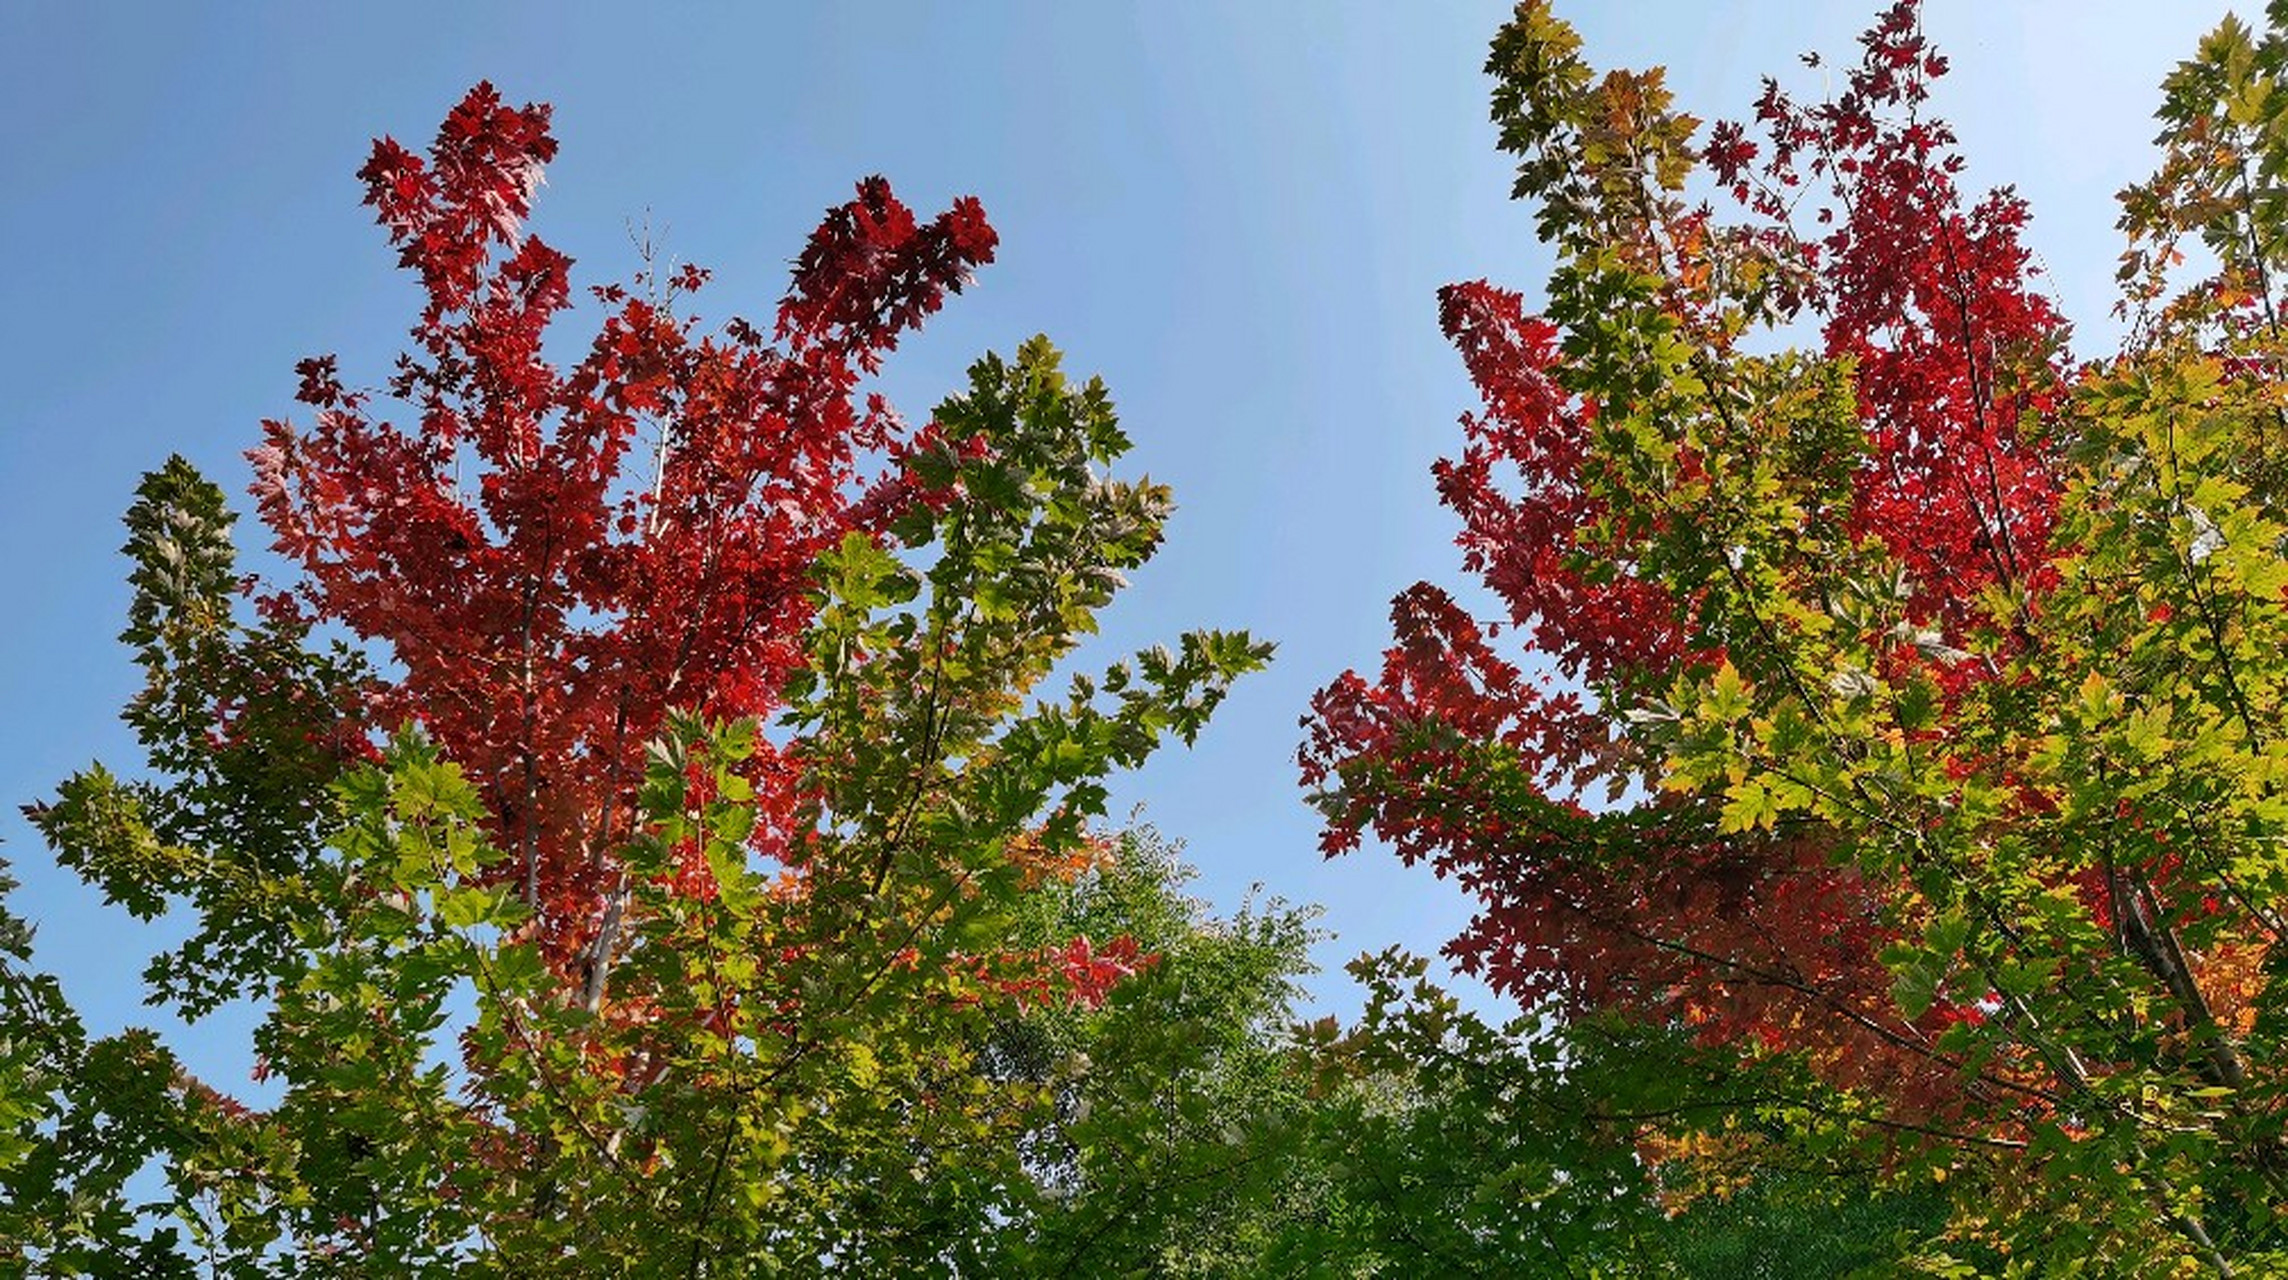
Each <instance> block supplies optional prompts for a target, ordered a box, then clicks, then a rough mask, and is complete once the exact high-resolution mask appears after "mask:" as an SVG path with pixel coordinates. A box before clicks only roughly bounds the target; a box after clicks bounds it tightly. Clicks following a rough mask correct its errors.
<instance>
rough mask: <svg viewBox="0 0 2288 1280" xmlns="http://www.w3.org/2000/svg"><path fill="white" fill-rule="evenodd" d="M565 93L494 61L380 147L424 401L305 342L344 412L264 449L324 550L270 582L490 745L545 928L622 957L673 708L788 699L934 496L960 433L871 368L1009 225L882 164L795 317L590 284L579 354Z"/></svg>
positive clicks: (787, 836) (501, 827) (486, 790)
mask: <svg viewBox="0 0 2288 1280" xmlns="http://www.w3.org/2000/svg"><path fill="white" fill-rule="evenodd" d="M548 117H549V113H548V108H547V107H546V106H545V105H538V106H533V105H528V106H524V107H511V106H509V105H507V104H506V103H504V102H503V101H502V99H501V97H500V95H499V94H498V93H497V92H496V91H495V90H494V89H493V88H492V87H491V86H490V85H484V84H480V85H479V86H477V87H476V88H475V89H474V90H472V91H471V92H470V93H469V94H468V95H467V97H466V98H465V99H463V100H462V102H461V103H460V104H459V105H458V106H456V107H455V108H454V109H453V111H452V112H451V114H450V115H449V116H447V117H446V120H445V122H444V125H443V126H442V128H440V130H439V131H438V134H437V137H436V140H435V142H434V143H432V144H431V146H430V148H429V151H428V154H427V156H426V157H424V156H421V155H418V154H415V153H414V152H412V151H410V150H408V149H407V148H405V147H403V146H401V145H399V144H398V143H397V142H395V141H393V140H389V139H383V140H381V141H378V142H376V143H375V145H374V148H373V152H372V156H371V158H370V159H369V160H368V162H367V163H366V165H365V167H364V168H363V169H362V170H361V171H360V177H361V179H362V180H363V182H364V183H365V186H366V203H367V204H369V205H371V206H372V207H373V208H374V210H375V213H376V216H377V219H378V221H379V222H380V224H381V225H382V227H384V228H385V229H386V230H387V231H388V233H389V238H390V242H391V243H392V244H393V245H395V246H397V248H398V249H399V261H400V263H401V265H402V266H403V267H404V268H405V269H407V270H409V271H412V272H414V273H415V274H417V275H418V276H419V277H420V280H421V284H422V288H423V291H424V294H425V297H426V303H425V305H424V306H423V308H422V311H421V314H420V318H419V320H418V322H417V323H416V324H415V325H414V327H413V330H412V348H411V350H409V351H408V352H406V353H405V354H404V355H402V356H401V357H400V358H399V360H398V363H397V367H396V371H395V373H394V374H393V375H392V376H391V378H390V379H389V381H388V383H387V387H386V391H387V397H388V401H393V402H395V403H396V404H398V405H400V406H402V408H403V411H404V413H405V415H406V416H405V418H404V420H402V421H392V420H391V419H389V418H387V417H384V416H382V411H381V408H380V406H381V405H382V404H383V403H385V401H383V400H381V399H379V398H377V395H376V393H374V392H372V391H367V390H363V389H353V388H352V387H350V386H348V385H346V384H345V383H344V382H343V380H342V379H341V377H340V376H339V374H338V373H337V370H336V365H335V361H334V359H333V358H332V357H330V356H328V357H321V358H316V359H311V360H306V361H304V362H303V363H302V365H301V366H300V372H301V377H302V384H301V389H300V393H299V395H298V397H297V398H298V399H299V400H300V401H301V402H302V403H304V404H306V405H308V406H309V407H310V408H311V409H312V410H313V411H314V416H313V417H312V419H311V421H310V422H309V423H308V424H307V425H303V426H296V425H294V424H290V423H287V422H282V421H280V422H269V423H266V424H265V442H264V444H263V445H262V447H261V448H259V449H256V450H254V451H253V453H252V454H251V455H250V456H251V457H252V459H253V462H254V464H255V470H256V476H257V478H256V481H255V485H254V494H255V496H256V498H257V499H258V501H259V505H260V513H261V517H262V519H263V521H264V522H265V523H266V524H267V525H268V526H269V527H270V529H271V530H272V531H273V532H274V533H275V534H276V539H277V541H276V545H277V548H278V549H279V550H280V551H281V552H283V553H284V554H285V555H286V556H287V557H289V558H290V559H291V560H292V561H293V562H294V563H295V564H297V565H298V566H299V567H300V568H301V570H302V571H303V576H302V578H301V580H300V581H299V583H298V584H297V585H296V587H295V588H294V590H293V591H292V592H290V593H285V592H281V593H276V594H273V595H270V596H268V597H267V598H266V599H265V607H266V608H267V609H269V610H271V611H273V612H278V613H298V614H300V615H302V616H303V617H305V618H307V619H310V620H314V621H317V622H321V623H331V624H338V625H340V626H342V627H344V628H346V629H347V630H348V631H350V632H351V633H353V634H355V635H356V636H358V637H360V638H361V639H363V640H366V641H368V642H371V643H372V644H374V645H375V646H377V647H378V649H379V651H380V652H381V653H382V654H383V655H384V656H385V657H386V658H388V659H390V660H393V662H394V669H393V673H392V676H391V678H390V679H388V681H387V682H386V683H385V684H384V685H382V687H380V688H378V689H377V690H376V691H375V694H374V697H373V698H372V702H371V712H370V714H371V719H370V724H371V725H372V726H373V727H374V728H376V729H382V728H393V727H394V726H396V725H398V724H401V723H406V722H414V723H418V724H419V725H420V726H421V728H422V729H423V730H424V731H425V732H426V733H427V734H428V735H429V736H430V737H431V738H432V739H433V740H434V741H435V742H436V743H437V744H438V745H439V746H440V747H441V748H442V750H443V751H444V753H445V755H446V756H447V758H449V759H451V760H453V761H455V762H456V763H458V764H459V766H460V767H461V768H462V769H463V770H464V771H465V772H466V774H467V775H468V777H469V778H470V779H471V780H472V782H473V783H474V784H475V785H476V787H477V789H478V791H479V794H480V796H481V797H482V799H483V802H484V806H485V809H486V811H487V812H488V813H489V814H490V815H492V819H493V821H494V822H495V824H496V826H497V831H496V832H495V836H496V838H497V840H498V842H499V843H500V845H501V847H502V848H504V849H507V850H510V851H512V852H513V853H514V855H515V857H514V858H513V860H512V862H511V863H510V864H509V865H508V866H507V867H506V868H505V869H504V870H503V872H502V874H504V875H510V876H514V877H516V878H517V880H518V882H519V892H520V893H521V894H522V896H523V897H524V899H525V900H526V901H527V903H528V904H529V905H530V906H531V907H532V908H533V909H534V912H535V925H534V928H535V929H536V930H537V935H538V936H539V937H540V938H541V939H542V941H543V943H544V950H545V951H546V953H547V954H548V955H549V956H550V957H551V958H552V959H553V961H554V962H555V963H556V964H557V965H559V966H560V967H561V968H563V969H564V971H565V972H567V973H568V974H570V973H574V972H576V971H578V970H579V969H581V968H582V967H586V968H587V969H588V970H589V972H590V973H591V974H593V973H597V972H600V970H601V969H602V968H603V967H607V966H608V964H609V961H610V959H611V956H610V951H611V948H612V946H613V938H612V929H613V927H614V922H616V920H617V912H618V910H619V907H620V905H621V900H622V898H621V895H622V894H623V893H624V885H625V879H624V875H623V873H622V872H621V870H620V866H619V861H618V857H619V854H618V849H619V845H620V843H621V842H623V841H624V840H625V839H627V838H628V836H629V835H630V834H631V831H630V826H631V823H632V820H633V818H634V815H635V804H636V790H637V788H638V786H639V784H640V783H641V781H642V778H643V773H644V765H643V753H644V750H645V746H646V744H647V743H649V742H651V741H653V740H654V739H655V738H656V737H658V735H659V734H660V732H661V730H662V727H663V725H664V723H665V718H666V716H667V714H668V713H669V711H670V710H671V709H675V710H688V711H692V712H695V713H697V714H699V715H700V716H702V717H705V718H708V719H711V720H729V719H735V718H740V717H757V718H762V719H765V720H767V719H768V717H770V715H771V714H772V713H773V712H775V711H777V710H778V709H780V707H781V706H782V702H781V691H782V689H783V687H784V685H785V682H786V680H787V677H788V676H789V675H790V673H792V672H793V671H794V670H795V669H796V668H797V667H799V666H800V665H802V664H803V663H804V662H805V661H807V655H806V654H805V653H804V651H803V649H802V647H801V645H800V644H799V639H800V637H801V635H802V633H803V631H804V628H805V627H806V625H808V623H809V621H810V619H811V617H812V615H813V611H814V605H813V601H812V594H811V593H812V583H811V579H810V574H811V569H812V565H813V562H814V561H815V560H816V559H817V557H818V556H819V554H820V553H821V552H822V551H824V550H826V549H829V548H832V547H834V546H836V545H838V544H840V543H841V542H842V540H843V538H844V537H845V535H847V534H850V533H853V532H857V533H861V534H867V535H878V534H879V532H880V531H881V530H883V529H884V528H885V527H886V526H887V524H888V523H889V522H890V521H891V520H892V519H894V518H895V517H896V516H897V515H898V514H899V513H900V512H901V511H902V510H904V509H905V508H906V507H907V506H908V505H909V504H911V503H913V502H915V501H917V500H926V499H927V498H928V497H929V495H927V494H925V493H924V492H923V487H922V486H919V485H917V483H916V482H915V480H914V479H913V477H912V475H911V473H910V471H909V470H908V469H907V468H905V467H904V466H903V465H902V464H903V463H904V462H905V461H906V460H907V459H908V458H910V457H911V456H912V455H913V454H914V452H915V451H916V450H923V449H930V448H935V447H937V445H938V444H939V441H938V439H937V433H936V432H935V431H934V429H933V428H931V427H924V428H921V429H919V430H916V429H912V428H910V427H909V426H908V425H907V424H906V423H905V422H904V421H903V420H902V419H901V418H900V417H899V416H898V415H897V414H896V413H895V412H893V411H892V409H891V408H890V406H889V405H888V404H886V403H885V402H884V401H883V400H882V399H881V397H879V396H878V395H869V394H862V392H861V384H862V382H863V380H864V379H865V378H866V377H867V376H868V375H870V374H872V373H874V372H876V371H877V369H878V368H879V367H880V364H881V361H882V359H883V356H884V355H885V354H886V353H888V352H890V351H891V350H893V349H894V348H895V347H896V346H897V343H898V339H899V338H900V336H901V335H903V334H905V333H907V332H908V331H910V330H912V329H913V328H914V327H915V326H916V325H918V324H920V323H921V321H922V320H923V319H924V318H925V317H927V316H928V315H930V314H931V313H933V312H934V311H936V310H937V309H938V307H939V306H940V305H941V304H942V303H943V302H944V300H945V297H946V295H947V294H948V293H954V292H959V291H960V289H961V288H962V286H963V285H964V284H965V283H966V282H967V281H968V280H969V278H970V275H971V272H972V271H973V270H974V269H975V268H977V267H978V266H980V265H982V264H984V263H986V262H989V261H991V260H992V256H993V250H994V245H995V241H996V238H995V234H994V232H993V229H992V228H991V227H990V226H989V225H988V224H987V222H986V220H985V215H984V212H983V210H982V209H981V208H980V207H979V205H978V203H977V201H976V200H974V199H970V198H964V199H961V200H958V201H956V202H955V203H954V204H953V206H952V207H951V208H950V209H948V210H947V211H945V212H944V213H942V214H940V215H938V216H937V217H936V218H934V219H932V220H929V221H927V222H924V221H921V220H920V219H918V218H917V217H916V216H915V215H914V213H913V211H912V210H910V209H909V208H907V207H906V206H905V205H904V204H902V203H900V202H899V201H898V199H897V198H896V197H895V196H893V195H892V194H891V192H890V188H889V185H888V184H887V183H886V182H884V181H883V180H882V179H880V178H869V179H867V180H866V181H864V182H862V183H860V184H859V186H858V190H857V193H856V195H855V197H854V198H852V199H851V200H850V201H849V202H848V203H846V204H843V205H841V206H839V207H837V208H834V209H832V210H830V211H828V213H827V215H826V217H825V220H824V221H823V222H822V223H821V224H820V225H819V227H818V229H817V230H816V231H815V232H814V233H812V235H811V237H810V241H809V243H808V245H807V246H806V247H805V248H804V249H803V251H802V254H801V255H800V257H799V258H798V259H797V260H796V262H795V264H794V271H793V282H792V286H791V287H790V289H789V290H788V292H787V295H786V297H785V298H784V300H783V301H781V303H780V304H779V307H778V313H777V318H776V322H775V324H774V325H773V326H772V330H771V332H770V333H768V334H766V333H764V332H763V331H762V330H760V329H759V328H757V327H755V326H753V325H750V324H748V323H746V322H745V321H741V320H733V321H732V322H730V323H729V324H728V325H727V326H725V327H724V328H723V330H722V332H721V333H720V334H715V333H703V332H701V331H700V330H699V329H698V324H697V321H696V320H695V319H693V318H692V317H691V316H689V315H688V314H686V313H684V312H683V311H682V310H680V309H679V307H678V303H679V302H680V301H681V299H682V298H683V297H684V296H686V295H688V294H690V293H692V292H694V291H696V290H698V289H699V288H700V287H701V286H703V285H704V284H705V283H706V281H707V273H706V272H705V271H703V270H701V269H699V268H696V267H684V268H681V269H680V270H678V271H675V272H673V273H672V274H668V275H659V274H652V273H648V272H647V273H646V274H644V275H642V276H639V277H638V279H637V281H636V284H635V286H634V287H633V288H624V287H618V286H604V287H599V288H596V289H594V290H592V292H593V294H594V296H595V298H596V300H597V301H599V302H600V303H602V304H603V305H604V307H605V308H606V314H605V317H604V319H603V322H602V324H601V326H600V328H599V330H598V332H597V333H596V335H595V337H594V338H593V339H592V340H591V341H589V342H588V343H587V346H586V350H585V352H584V353H582V354H581V355H580V357H579V359H578V360H577V361H576V362H574V363H572V364H570V365H569V367H564V368H559V367H558V366H557V365H555V364H553V363H551V362H550V360H549V359H548V358H547V356H546V354H545V347H546V345H547V340H548V336H549V331H550V326H551V324H552V323H554V322H555V321H556V320H557V319H558V318H559V317H560V316H562V315H563V314H564V313H565V312H566V311H567V310H568V309H570V308H571V305H572V302H573V293H572V284H571V277H570V270H571V266H572V263H571V260H570V259H569V258H567V257H566V256H565V255H564V254H562V253H561V252H559V251H557V250H556V249H554V248H552V247H551V246H549V245H548V244H547V243H546V242H545V241H544V240H542V239H541V238H540V237H538V236H536V235H530V234H527V233H526V232H525V230H524V220H525V218H526V216H527V214H528V213H529V211H530V208H531V203H532V198H533V194H534V191H535V189H536V188H537V187H538V185H539V183H540V179H541V173H542V169H543V167H544V166H545V165H546V164H547V162H548V161H549V160H550V158H551V157H552V156H554V154H555V152H556V140H555V139H554V138H553V137H552V136H551V135H550V133H549V129H548ZM747 771H748V772H749V774H750V775H751V778H752V780H753V781H754V782H756V783H757V784H758V785H757V787H756V794H757V797H758V804H759V806H760V807H761V809H762V811H763V812H762V820H761V821H760V822H759V823H758V826H757V830H756V834H755V836H754V840H753V845H754V847H755V849H756V850H757V851H758V852H759V853H760V854H762V855H763V856H765V857H767V858H775V859H777V860H779V861H780V862H781V863H785V862H787V861H789V860H790V858H791V857H793V856H794V854H793V853H792V852H791V851H790V841H792V840H793V839H794V838H795V836H794V830H793V823H794V820H795V819H794V815H795V812H796V809H797V807H798V801H799V798H800V797H799V790H798V787H797V785H796V771H795V769H794V766H793V765H792V763H791V762H790V760H789V758H788V757H787V755H786V753H785V752H783V751H782V750H781V749H779V748H778V747H775V746H773V745H772V744H771V743H770V742H768V741H765V742H762V743H760V744H758V746H757V749H756V752H755V755H754V757H753V759H752V761H751V763H750V764H749V765H748V766H747ZM697 870H699V871H700V872H703V871H704V869H703V868H700V869H697ZM705 881H706V877H705V876H704V874H699V875H697V876H696V877H695V880H694V882H695V883H704V882H705ZM591 990H593V985H592V986H591Z"/></svg>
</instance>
